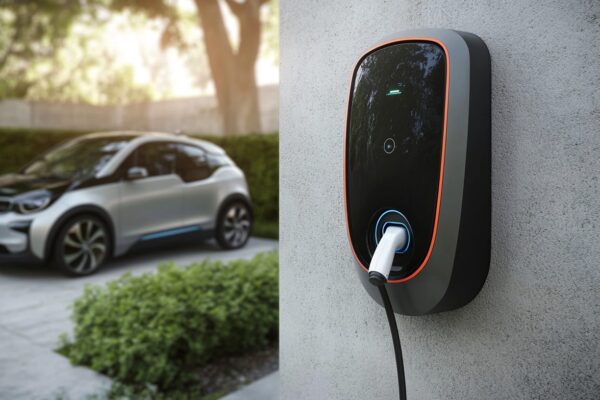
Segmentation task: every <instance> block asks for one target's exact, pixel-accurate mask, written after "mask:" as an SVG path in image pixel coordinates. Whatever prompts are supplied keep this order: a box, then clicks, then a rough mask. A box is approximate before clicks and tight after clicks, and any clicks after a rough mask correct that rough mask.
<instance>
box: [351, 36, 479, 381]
mask: <svg viewBox="0 0 600 400" xmlns="http://www.w3.org/2000/svg"><path fill="white" fill-rule="evenodd" d="M490 69H491V68H490V55H489V52H488V49H487V47H486V45H485V43H484V42H483V40H481V39H480V38H479V37H478V36H476V35H474V34H471V33H465V32H458V31H453V30H447V29H420V30H414V31H408V32H403V33H401V34H399V35H396V36H394V37H393V38H391V39H389V40H386V41H384V42H382V43H380V44H378V45H377V46H375V47H374V48H372V49H371V50H369V51H367V52H366V53H365V54H364V55H363V56H362V57H360V59H359V60H358V62H357V64H356V66H355V68H354V71H353V75H352V81H351V87H350V95H349V101H348V113H347V121H346V146H345V166H344V171H345V173H344V179H345V199H346V219H347V228H348V237H349V241H350V245H351V248H352V251H353V254H354V257H355V259H356V261H357V264H358V267H359V268H358V269H357V270H358V273H359V277H360V280H361V282H362V283H363V285H364V287H365V288H366V290H367V291H368V292H369V294H370V295H371V296H372V297H373V298H374V299H375V300H376V301H377V302H379V303H380V304H383V305H384V306H386V310H387V311H388V317H390V315H391V319H394V316H393V312H396V313H399V314H405V315H423V314H430V313H435V312H440V311H448V310H452V309H456V308H458V307H461V306H463V305H465V304H467V303H468V302H470V301H471V300H472V299H473V298H474V297H475V296H476V295H477V293H478V292H479V291H480V289H481V288H482V286H483V284H484V282H485V279H486V277H487V273H488V269H489V259H490V239H491V233H490V232H491V229H490V225H491V107H490V97H491V71H490ZM378 286H379V288H378ZM388 296H389V297H388ZM392 309H393V312H392ZM392 323H393V324H394V326H393V328H395V319H394V321H393V322H392V321H391V320H390V324H392ZM393 330H394V329H393ZM396 335H397V331H396ZM394 344H396V343H394ZM398 347H399V342H398ZM397 356H398V352H397ZM399 361H400V362H401V353H400V359H399ZM400 367H401V366H399V368H400ZM400 372H401V371H399V375H400ZM402 375H403V372H402ZM399 378H400V376H399ZM402 379H403V377H402ZM401 392H402V390H401Z"/></svg>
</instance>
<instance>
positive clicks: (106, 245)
mask: <svg viewBox="0 0 600 400" xmlns="http://www.w3.org/2000/svg"><path fill="white" fill-rule="evenodd" d="M109 235H110V233H109V230H108V227H107V226H106V224H105V223H104V222H103V221H102V220H100V219H99V218H97V217H94V216H91V215H82V216H79V217H75V218H73V219H72V220H70V221H69V222H67V223H66V224H65V225H64V226H63V227H62V228H61V229H60V231H59V233H58V236H57V237H56V241H55V247H54V264H55V265H56V266H57V267H59V268H60V269H61V270H63V271H64V272H66V273H67V274H69V275H73V276H84V275H90V274H92V273H94V272H96V271H97V270H98V268H100V267H101V266H102V264H104V262H105V261H106V260H107V259H108V256H109V251H110V236H109Z"/></svg>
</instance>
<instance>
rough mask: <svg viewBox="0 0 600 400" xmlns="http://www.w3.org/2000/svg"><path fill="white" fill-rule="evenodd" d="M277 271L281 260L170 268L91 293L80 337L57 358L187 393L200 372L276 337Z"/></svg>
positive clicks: (265, 257)
mask: <svg viewBox="0 0 600 400" xmlns="http://www.w3.org/2000/svg"><path fill="white" fill-rule="evenodd" d="M278 265H279V264H278V255H277V253H264V254H260V255H258V256H256V257H255V258H253V259H252V260H238V261H232V262H229V263H227V264H223V263H221V262H218V261H204V262H201V263H197V264H192V265H191V266H189V267H188V268H185V269H181V268H178V267H177V266H175V265H174V264H172V263H171V264H165V265H162V266H160V267H159V269H158V271H157V273H155V274H144V275H141V276H132V275H130V274H125V275H124V276H122V277H121V278H119V279H117V280H115V281H112V282H110V283H108V284H107V285H106V286H105V287H100V286H91V287H87V288H86V289H85V291H84V293H83V295H82V296H81V297H80V298H79V299H77V300H76V301H75V304H74V311H73V321H74V323H75V330H74V336H73V338H72V339H69V338H66V337H63V346H62V348H61V349H60V350H59V351H60V352H61V353H62V354H64V355H66V356H67V357H69V358H70V359H71V361H72V362H73V363H75V364H81V365H87V366H89V367H91V368H92V369H94V370H96V371H99V372H102V373H104V374H106V375H108V376H110V377H112V378H115V379H116V380H118V381H120V382H125V383H131V384H144V385H145V384H153V385H156V386H157V387H158V388H159V389H161V390H168V389H172V388H175V387H181V386H182V385H185V384H186V382H190V379H191V378H192V377H193V375H192V374H193V369H194V368H195V367H199V366H201V365H203V364H206V363H207V362H209V361H211V360H213V359H215V358H218V357H221V356H225V355H231V354H240V353H244V352H247V351H250V350H256V349H259V348H262V347H264V346H266V345H267V344H268V343H269V342H270V341H272V340H274V339H275V338H276V336H277V329H278V316H279V311H278Z"/></svg>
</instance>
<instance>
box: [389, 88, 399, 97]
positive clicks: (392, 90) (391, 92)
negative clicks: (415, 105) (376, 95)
mask: <svg viewBox="0 0 600 400" xmlns="http://www.w3.org/2000/svg"><path fill="white" fill-rule="evenodd" d="M400 94H402V91H401V90H400V89H391V90H390V91H389V92H387V94H386V96H398V95H400Z"/></svg>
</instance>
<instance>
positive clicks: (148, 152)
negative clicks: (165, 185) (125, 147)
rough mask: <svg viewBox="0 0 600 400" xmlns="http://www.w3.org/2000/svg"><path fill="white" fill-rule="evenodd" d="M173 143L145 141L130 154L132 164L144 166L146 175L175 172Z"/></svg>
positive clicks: (175, 157)
mask: <svg viewBox="0 0 600 400" xmlns="http://www.w3.org/2000/svg"><path fill="white" fill-rule="evenodd" d="M175 146H176V145H175V144H174V143H168V142H158V143H146V144H143V145H141V146H140V147H138V148H137V150H136V151H135V152H134V153H133V154H132V156H133V160H132V163H131V164H132V165H133V166H136V167H143V168H146V170H147V171H148V176H149V177H150V176H161V175H169V174H173V173H175V166H176V159H177V155H176V148H175Z"/></svg>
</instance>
